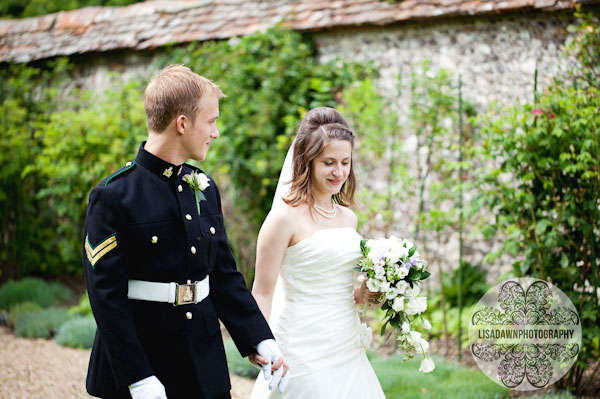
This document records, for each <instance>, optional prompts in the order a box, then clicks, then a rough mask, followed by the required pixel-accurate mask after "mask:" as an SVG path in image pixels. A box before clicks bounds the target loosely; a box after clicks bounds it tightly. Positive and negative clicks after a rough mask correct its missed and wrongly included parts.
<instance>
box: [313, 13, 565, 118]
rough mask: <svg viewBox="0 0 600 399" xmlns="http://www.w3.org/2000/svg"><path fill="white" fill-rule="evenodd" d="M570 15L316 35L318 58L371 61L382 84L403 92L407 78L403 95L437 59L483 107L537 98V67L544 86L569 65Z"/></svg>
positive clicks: (387, 89)
mask: <svg viewBox="0 0 600 399" xmlns="http://www.w3.org/2000/svg"><path fill="white" fill-rule="evenodd" d="M570 15H571V14H564V13H553V14H543V13H537V14H534V15H530V14H517V15H512V16H497V17H494V18H490V17H485V18H469V19H464V18H462V19H459V20H452V21H446V22H443V21H440V22H435V23H434V22H422V23H410V24H403V25H399V26H393V27H392V26H389V27H381V28H370V29H362V30H353V31H344V32H329V33H328V32H324V33H317V34H315V35H314V39H315V41H316V44H317V46H318V57H319V59H320V60H321V61H329V60H331V59H334V58H336V57H343V58H345V59H350V60H354V61H360V62H368V61H373V62H374V64H375V66H376V67H377V69H378V70H379V72H380V73H381V80H380V82H379V84H380V87H381V88H382V89H383V90H384V92H386V93H389V95H390V97H397V95H398V92H397V89H396V87H397V80H396V76H398V75H400V76H402V77H403V90H402V91H403V92H402V93H400V96H401V98H405V97H406V95H407V93H408V92H409V91H408V84H409V79H408V77H409V76H410V72H411V68H413V67H414V66H415V65H416V64H418V63H420V62H422V61H424V60H431V61H432V66H433V67H434V68H435V67H443V68H446V69H449V70H450V71H452V72H454V73H455V74H456V75H457V77H458V74H461V75H462V77H463V87H464V96H465V98H467V99H469V101H471V102H473V103H475V104H476V105H477V108H479V109H480V110H482V109H485V108H486V107H487V106H488V105H489V104H490V103H492V102H494V101H499V102H500V103H504V104H510V103H512V102H513V101H514V100H515V99H520V100H521V101H531V100H532V99H533V84H534V73H535V69H536V67H537V69H538V87H544V86H546V85H547V84H548V83H549V82H550V81H551V79H552V77H553V76H555V75H556V74H557V73H558V72H559V70H560V69H561V68H564V65H561V64H560V62H559V61H560V58H559V56H560V54H561V50H562V47H563V45H564V43H565V40H566V39H567V35H568V32H567V26H568V25H569V24H570V23H571V22H572V19H571V16H570Z"/></svg>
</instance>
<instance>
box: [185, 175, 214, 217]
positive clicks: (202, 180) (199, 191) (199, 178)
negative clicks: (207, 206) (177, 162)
mask: <svg viewBox="0 0 600 399" xmlns="http://www.w3.org/2000/svg"><path fill="white" fill-rule="evenodd" d="M183 181H184V182H186V183H187V184H189V185H190V188H191V189H192V191H193V192H194V197H195V198H196V208H197V209H198V216H200V201H206V197H205V196H204V193H203V191H204V190H206V189H207V188H208V186H210V183H209V181H210V179H209V178H208V176H206V175H205V174H204V173H198V172H196V171H193V172H192V173H190V174H189V175H185V176H183Z"/></svg>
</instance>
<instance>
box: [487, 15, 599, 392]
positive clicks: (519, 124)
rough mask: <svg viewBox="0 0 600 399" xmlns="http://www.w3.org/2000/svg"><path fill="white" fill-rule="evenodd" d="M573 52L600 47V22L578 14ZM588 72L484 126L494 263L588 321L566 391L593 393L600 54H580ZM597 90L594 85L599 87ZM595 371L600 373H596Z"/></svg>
mask: <svg viewBox="0 0 600 399" xmlns="http://www.w3.org/2000/svg"><path fill="white" fill-rule="evenodd" d="M578 17H579V18H580V27H579V28H578V29H574V31H575V32H577V34H576V37H575V38H574V43H576V44H577V43H579V44H582V43H583V44H585V43H598V42H600V29H599V24H600V18H598V17H597V16H596V17H593V16H591V14H590V15H586V14H578ZM573 49H574V51H575V52H574V53H572V54H573V56H574V57H575V58H576V59H577V60H579V61H580V66H579V68H580V69H581V71H580V73H578V74H575V75H573V76H574V77H575V78H578V79H585V80H580V81H579V80H574V81H573V80H571V79H572V78H573V77H572V76H571V77H567V78H565V77H560V76H559V77H557V79H556V81H555V83H554V84H553V85H551V86H550V87H548V88H547V90H546V91H544V92H543V93H540V94H539V95H538V96H536V101H535V103H533V104H526V105H522V106H521V105H517V106H512V107H508V108H506V109H503V110H501V111H499V112H490V113H489V114H487V115H485V116H482V117H480V118H478V119H477V120H476V123H478V125H479V128H480V130H481V136H482V140H483V150H484V156H485V157H487V159H488V160H489V163H488V167H486V168H485V169H484V170H482V171H481V173H480V175H481V176H482V182H481V186H482V187H484V188H485V189H484V191H483V195H484V198H485V200H486V203H487V205H488V207H489V210H490V212H491V213H492V214H493V215H495V221H494V222H493V223H491V224H490V226H489V229H488V231H487V233H488V234H489V235H492V234H494V233H498V234H499V235H500V237H501V238H503V240H504V245H503V248H502V249H501V251H500V252H499V253H497V254H494V255H493V256H491V257H490V259H494V256H497V255H505V254H509V255H511V256H512V257H513V259H514V261H513V274H514V275H515V276H517V277H521V276H530V277H536V278H540V279H542V280H546V281H549V282H551V283H552V284H554V285H555V286H557V287H558V288H560V289H561V290H562V291H563V292H564V293H565V294H566V295H567V296H568V297H569V298H570V299H571V301H572V302H573V304H574V305H575V307H576V308H577V311H578V313H579V316H580V321H581V326H582V345H581V348H580V352H579V355H578V357H577V361H576V363H575V366H574V367H572V368H571V370H570V371H569V373H568V374H567V375H566V377H564V378H563V379H562V380H560V381H559V382H558V385H559V386H563V387H564V386H569V387H570V388H571V389H572V390H573V391H574V392H575V393H577V394H584V393H585V389H586V386H588V387H590V388H591V389H593V385H594V384H591V385H590V384H588V382H587V381H586V380H588V381H589V380H590V379H591V378H592V377H591V376H593V373H585V371H586V370H587V369H588V368H589V367H590V366H591V365H592V364H594V363H596V362H598V359H599V358H600V348H599V338H598V337H599V336H600V326H599V321H600V320H599V319H600V304H599V298H598V291H599V290H600V240H599V239H598V237H599V236H600V112H599V110H600V89H598V87H597V86H595V85H594V84H595V83H597V82H598V80H595V79H597V77H598V73H597V65H598V64H594V63H589V64H588V62H589V60H591V59H595V60H600V47H598V46H597V45H596V46H594V45H590V46H588V45H584V46H575V47H573ZM594 82H595V83H594ZM594 367H595V370H596V371H597V370H598V366H597V365H595V366H594Z"/></svg>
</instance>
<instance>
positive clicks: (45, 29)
mask: <svg viewBox="0 0 600 399" xmlns="http://www.w3.org/2000/svg"><path fill="white" fill-rule="evenodd" d="M575 3H595V4H598V3H600V0H404V1H399V2H397V3H388V2H386V1H383V0H332V1H326V0H303V1H300V0H173V1H167V0H157V1H146V2H142V3H135V4H132V5H130V6H127V7H105V8H102V7H87V8H82V9H79V10H73V11H66V12H59V13H56V14H49V15H44V16H40V17H36V18H26V19H21V20H0V62H27V61H32V60H36V59H43V58H48V57H53V56H57V55H70V54H77V53H85V52H89V51H110V50H115V49H123V48H128V49H133V50H141V49H148V48H154V47H159V46H162V45H165V44H167V43H173V42H176V43H185V42H189V41H196V40H197V41H203V40H211V39H223V38H228V37H232V36H242V35H247V34H250V33H252V32H255V31H257V30H262V29H266V28H268V27H270V26H273V25H274V24H276V23H278V22H280V21H283V23H284V25H285V26H287V27H289V28H291V29H295V30H301V31H302V30H304V31H314V30H321V29H331V28H335V27H344V26H358V25H387V24H392V23H397V22H402V21H409V20H411V19H420V20H422V19H427V18H441V17H446V18H447V17H452V16H459V15H475V14H487V13H499V12H511V11H517V10H532V11H535V10H539V11H551V10H561V9H565V8H569V7H573V6H574V4H575Z"/></svg>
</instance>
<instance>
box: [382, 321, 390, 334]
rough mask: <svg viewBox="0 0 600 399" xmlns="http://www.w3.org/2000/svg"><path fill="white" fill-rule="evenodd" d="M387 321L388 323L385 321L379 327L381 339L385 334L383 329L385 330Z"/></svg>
mask: <svg viewBox="0 0 600 399" xmlns="http://www.w3.org/2000/svg"><path fill="white" fill-rule="evenodd" d="M388 321H389V320H386V321H385V322H384V323H383V325H382V326H381V332H380V333H381V336H382V337H383V335H384V334H385V329H386V327H387V325H388Z"/></svg>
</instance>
